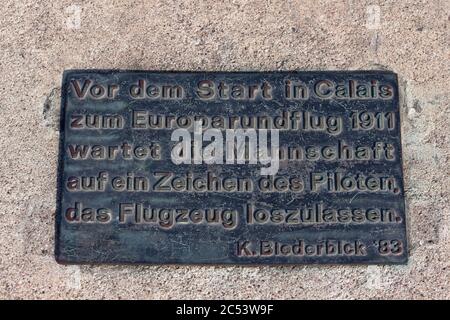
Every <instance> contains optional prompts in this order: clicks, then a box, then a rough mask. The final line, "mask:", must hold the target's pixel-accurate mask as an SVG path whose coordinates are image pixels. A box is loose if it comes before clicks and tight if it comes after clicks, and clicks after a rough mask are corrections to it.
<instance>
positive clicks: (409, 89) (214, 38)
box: [0, 0, 450, 299]
mask: <svg viewBox="0 0 450 320" xmlns="http://www.w3.org/2000/svg"><path fill="white" fill-rule="evenodd" d="M0 16H1V19H0V48H1V49H0V77H1V84H0V97H1V98H0V146H1V147H0V186H1V187H0V241H1V242H0V243H1V253H0V298H39V299H41V298H58V299H59V298H132V299H135V298H196V299H207V298H279V299H285V298H286V299H291V298H301V299H303V298H389V299H392V298H417V299H418V298H447V299H448V298H450V229H449V226H450V209H449V205H448V201H449V192H450V187H449V185H450V179H449V176H450V175H449V173H450V169H449V168H450V167H449V151H450V148H449V142H450V141H449V128H450V123H449V122H450V121H449V89H448V86H449V85H450V81H449V45H448V41H449V33H448V25H449V2H448V1H446V0H431V1H416V0H388V1H381V0H380V1H375V0H372V1H359V0H358V1H357V0H344V1H324V0H309V1H300V0H258V1H244V0H234V1H224V3H221V2H220V1H179V0H176V1H175V0H172V1H169V0H167V1H143V0H137V1H129V2H128V1H119V0H116V1H110V0H101V1H93V0H92V1H82V0H78V1H74V0H64V1H54V2H50V1H43V0H42V1H36V0H19V1H17V0H4V1H2V6H1V11H0ZM78 18H79V19H78ZM69 68H126V69H154V70H227V71H233V70H325V69H326V70H329V69H337V70H351V69H385V68H386V69H390V70H393V71H395V72H397V73H398V74H399V77H400V79H401V87H402V91H403V94H402V105H401V115H402V121H403V124H402V137H403V153H404V168H405V172H404V175H405V184H406V195H407V209H408V211H407V214H408V217H409V221H408V226H409V230H408V235H409V241H410V261H409V263H408V265H405V266H322V267H319V266H298V267H295V266H294V267H197V266H189V267H186V266H62V265H58V264H57V263H56V262H55V260H54V257H53V240H54V215H55V185H56V164H57V152H58V150H57V149H58V148H57V147H58V136H59V133H58V125H57V123H58V116H59V86H60V80H61V75H62V71H63V70H64V69H69Z"/></svg>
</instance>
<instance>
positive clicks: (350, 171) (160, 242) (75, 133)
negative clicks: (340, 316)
mask: <svg viewBox="0 0 450 320" xmlns="http://www.w3.org/2000/svg"><path fill="white" fill-rule="evenodd" d="M398 101H399V97H398V85H397V76H396V75H395V74H394V73H391V72H385V71H354V72H261V73H252V72H237V73H214V72H144V71H110V70H71V71H66V72H65V73H64V76H63V82H62V112H61V130H60V131H61V143H60V164H59V173H58V179H59V181H58V188H59V190H58V206H57V215H56V250H55V254H56V259H57V261H58V262H61V263H158V264H161V263H167V264H169V263H170V264H172V263H176V264H179V263H180V264H318V263H329V264H344V263H345V264H349V263H352V264H399V263H406V261H407V242H406V221H405V204H404V190H403V177H402V157H401V142H400V115H399V103H398Z"/></svg>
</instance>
